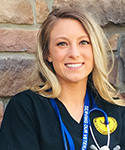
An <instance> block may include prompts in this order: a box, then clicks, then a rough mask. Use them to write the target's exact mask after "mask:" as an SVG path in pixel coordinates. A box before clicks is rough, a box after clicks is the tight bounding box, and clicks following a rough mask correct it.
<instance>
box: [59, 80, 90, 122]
mask: <svg viewBox="0 0 125 150" xmlns="http://www.w3.org/2000/svg"><path fill="white" fill-rule="evenodd" d="M86 87H87V82H82V83H81V82H80V83H74V84H61V94H60V95H59V97H58V99H59V100H60V101H61V102H62V103H63V104H64V105H65V107H66V108H67V110H68V112H69V114H70V115H71V116H72V117H73V118H74V120H76V121H77V122H80V120H81V118H82V115H83V106H84V98H85V94H86Z"/></svg>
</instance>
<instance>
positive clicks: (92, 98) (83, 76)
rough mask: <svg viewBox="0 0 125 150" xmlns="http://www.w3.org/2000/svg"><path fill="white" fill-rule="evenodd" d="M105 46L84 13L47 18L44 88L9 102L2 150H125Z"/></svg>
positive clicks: (41, 60)
mask: <svg viewBox="0 0 125 150" xmlns="http://www.w3.org/2000/svg"><path fill="white" fill-rule="evenodd" d="M103 39H104V40H105V41H103ZM105 42H106V38H104V34H103V32H102V30H101V28H100V27H99V26H98V25H97V24H96V23H95V22H94V20H93V19H92V18H91V17H89V16H88V15H87V14H86V13H85V12H83V11H82V10H80V9H77V8H75V7H72V8H68V7H67V8H64V7H62V8H59V9H54V10H53V11H52V12H51V13H50V14H49V15H48V17H47V19H46V20H45V21H44V22H43V24H42V26H41V31H40V33H39V41H38V47H37V60H38V67H39V72H40V76H41V79H42V81H43V85H42V86H40V87H35V88H32V90H27V91H24V92H22V93H19V94H17V95H16V96H14V97H13V98H12V99H11V100H10V102H9V104H8V106H7V109H6V111H5V115H4V118H3V122H2V126H1V131H0V150H28V149H30V150H66V149H70V150H80V149H81V150H85V149H86V150H90V149H93V150H96V149H101V150H102V149H104V150H106V149H113V150H119V149H120V148H121V149H122V150H123V149H125V142H124V138H123V137H125V128H123V127H124V126H125V107H122V106H118V105H117V103H118V102H119V103H121V100H116V99H115V100H114V99H113V97H116V94H115V90H114V88H113V87H112V86H111V85H110V83H109V82H108V80H107V71H106V68H107V64H106V46H105V45H104V43H105ZM93 108H94V109H95V111H93ZM98 108H99V109H98ZM91 111H92V112H91ZM103 111H104V112H103ZM105 112H106V114H107V115H108V120H107V117H106V115H105ZM104 115H105V118H106V120H105V119H104V117H103V116H104ZM90 125H91V126H90ZM89 126H90V130H89ZM108 126H109V130H108ZM109 133H110V134H109ZM94 135H95V137H94ZM109 137H110V138H109ZM107 138H108V140H107ZM96 139H97V141H96Z"/></svg>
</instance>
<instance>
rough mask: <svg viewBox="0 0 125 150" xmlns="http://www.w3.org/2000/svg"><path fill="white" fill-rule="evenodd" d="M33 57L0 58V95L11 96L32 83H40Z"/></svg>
mask: <svg viewBox="0 0 125 150" xmlns="http://www.w3.org/2000/svg"><path fill="white" fill-rule="evenodd" d="M34 61H35V60H34V59H28V58H27V59H26V58H15V57H7V58H1V59H0V97H11V96H13V95H15V94H16V93H18V92H20V91H22V90H25V89H27V88H29V87H31V86H33V85H40V84H41V80H40V78H39V76H38V73H37V71H36V66H35V63H34Z"/></svg>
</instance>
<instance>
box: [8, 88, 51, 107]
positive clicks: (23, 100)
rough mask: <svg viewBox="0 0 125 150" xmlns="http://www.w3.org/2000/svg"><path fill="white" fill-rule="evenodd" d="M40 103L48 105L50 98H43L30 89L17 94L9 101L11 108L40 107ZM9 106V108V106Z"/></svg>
mask: <svg viewBox="0 0 125 150" xmlns="http://www.w3.org/2000/svg"><path fill="white" fill-rule="evenodd" d="M39 103H48V98H46V97H43V96H42V95H40V94H38V93H37V92H34V91H31V90H30V89H28V90H25V91H22V92H19V93H17V94H15V95H14V96H13V97H12V98H11V99H10V101H9V103H8V105H9V106H16V105H20V106H21V105H22V106H23V107H26V106H30V105H38V104H39ZM8 105H7V106H8Z"/></svg>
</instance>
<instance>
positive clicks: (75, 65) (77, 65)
mask: <svg viewBox="0 0 125 150" xmlns="http://www.w3.org/2000/svg"><path fill="white" fill-rule="evenodd" d="M66 66H67V67H71V68H73V67H80V66H82V64H67V65H66Z"/></svg>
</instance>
